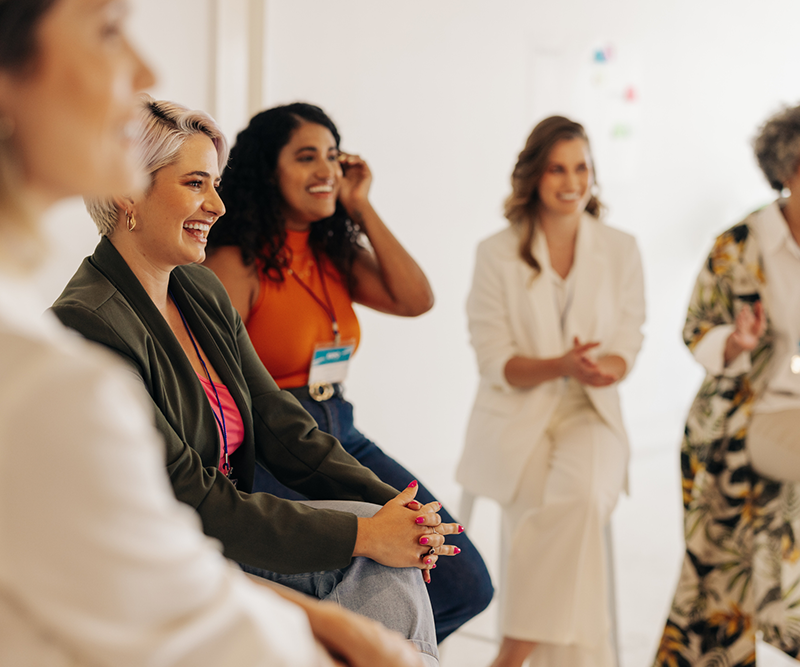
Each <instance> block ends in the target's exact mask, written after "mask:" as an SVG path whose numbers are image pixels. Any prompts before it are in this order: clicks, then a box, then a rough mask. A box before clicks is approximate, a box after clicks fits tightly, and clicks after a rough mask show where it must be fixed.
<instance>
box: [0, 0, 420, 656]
mask: <svg viewBox="0 0 800 667" xmlns="http://www.w3.org/2000/svg"><path fill="white" fill-rule="evenodd" d="M125 14H126V4H125V3H124V2H119V1H114V0H25V1H24V2H22V1H20V0H0V397H1V398H2V400H0V479H2V483H0V664H3V665H43V664H47V665H67V664H93V665H114V666H115V667H134V666H136V667H139V666H141V665H145V664H147V665H153V664H158V665H164V666H165V667H167V666H169V667H177V666H179V665H180V666H187V667H188V666H189V665H192V666H193V667H196V666H209V667H211V666H212V665H213V666H218V665H223V664H232V663H235V664H237V665H264V666H266V665H270V666H276V665H281V666H293V667H294V666H296V667H301V666H303V667H305V666H308V667H312V666H317V665H328V666H329V665H333V664H343V663H342V662H341V661H342V660H343V661H344V663H346V664H350V665H364V667H366V665H374V664H394V665H398V666H399V665H418V664H419V663H418V660H417V657H416V655H415V654H414V653H413V652H412V651H410V649H408V648H407V646H406V645H405V643H403V642H400V641H398V640H397V639H396V638H395V637H394V636H389V635H388V633H386V632H385V631H384V630H383V629H381V628H380V627H379V626H377V625H376V624H374V623H370V622H368V621H365V620H364V619H359V618H354V617H353V616H352V615H350V614H347V613H346V612H344V611H342V610H340V609H338V608H337V607H335V606H333V605H321V604H317V603H311V602H308V601H306V600H305V599H302V598H300V599H298V600H297V602H296V604H289V603H287V602H285V601H283V600H281V599H280V598H278V597H277V596H275V595H274V594H271V593H270V592H268V591H264V590H262V589H260V588H258V587H256V586H255V585H253V584H252V583H250V582H248V581H246V579H245V577H244V575H242V574H241V573H240V572H238V571H237V570H236V569H235V568H234V567H232V566H230V565H228V564H226V563H225V561H224V560H223V559H222V557H221V556H220V554H219V551H218V549H217V547H216V545H215V544H214V543H212V542H210V541H209V540H207V539H206V538H205V537H203V535H202V533H201V532H200V530H199V526H198V522H197V520H196V518H195V517H194V516H193V515H192V512H191V511H189V510H188V509H187V508H185V507H183V506H181V505H180V504H179V503H177V502H176V501H175V499H174V496H173V494H172V491H171V489H170V488H169V485H168V483H167V480H166V477H165V476H164V474H163V470H162V466H163V456H164V447H163V441H162V439H161V438H160V437H159V436H158V434H157V432H156V431H155V429H154V428H153V425H152V417H151V414H152V413H151V411H150V407H149V405H148V399H147V396H146V395H145V394H144V392H143V391H142V389H141V387H140V386H138V383H137V382H135V381H133V380H132V379H131V377H130V374H129V372H128V371H127V370H126V369H125V368H124V367H122V366H121V365H120V364H119V363H118V362H117V361H116V360H115V359H113V358H112V357H110V356H109V355H107V354H105V353H104V352H102V350H100V349H99V348H96V347H94V346H92V345H89V344H87V343H85V342H83V341H80V340H78V339H77V338H76V337H75V336H72V335H67V334H66V333H65V331H64V330H63V328H62V327H61V326H60V325H59V324H58V323H57V322H56V321H55V319H54V318H52V317H51V316H46V317H45V318H42V315H41V313H42V311H43V310H44V307H43V304H41V303H40V302H39V299H38V298H37V296H36V295H35V294H34V293H33V291H32V287H31V285H30V281H29V279H28V278H29V275H30V271H31V269H32V267H33V266H34V265H35V264H36V263H37V261H38V260H39V259H40V258H41V255H42V253H43V247H42V242H41V239H40V238H39V237H40V229H39V224H40V222H39V221H40V218H41V216H42V214H43V213H44V211H45V210H47V209H48V208H49V207H50V206H52V205H53V204H54V203H55V202H57V201H58V200H60V199H62V198H64V197H68V196H72V195H78V194H83V195H90V196H106V195H108V194H110V193H113V192H123V191H127V190H129V189H130V188H132V187H133V185H134V182H135V180H136V170H135V169H134V168H133V164H134V162H133V160H132V159H131V156H130V155H129V140H128V138H127V135H128V125H129V123H130V122H131V120H132V119H133V114H134V110H135V104H136V92H137V91H138V90H141V89H142V88H144V87H146V86H148V85H150V84H151V83H152V74H151V73H150V71H149V70H148V69H147V68H146V67H145V66H144V65H143V63H142V62H141V60H140V59H139V58H138V56H137V55H136V54H135V53H134V52H133V51H132V50H131V48H130V46H129V44H128V42H127V40H126V38H125V35H124V32H123V24H124V17H125ZM119 471H124V474H120V472H119ZM312 633H313V636H315V637H316V639H317V641H319V642H322V643H323V644H324V645H325V646H326V647H327V648H328V649H329V650H330V651H331V652H332V653H334V654H335V655H337V656H338V658H337V660H339V661H338V662H337V661H335V660H334V659H332V658H331V657H330V655H329V653H328V651H324V650H320V647H319V645H318V644H316V643H315V641H314V639H313V636H312Z"/></svg>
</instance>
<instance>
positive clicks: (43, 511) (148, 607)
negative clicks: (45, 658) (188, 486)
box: [0, 341, 319, 667]
mask: <svg viewBox="0 0 800 667" xmlns="http://www.w3.org/2000/svg"><path fill="white" fill-rule="evenodd" d="M74 347H76V348H78V349H77V350H74V351H72V352H70V350H69V349H67V350H65V349H62V348H60V347H58V346H53V345H49V346H48V345H44V346H43V345H42V343H41V341H36V342H35V343H34V342H31V341H22V342H21V343H20V345H19V346H18V349H14V350H9V349H8V348H7V347H6V348H5V349H3V350H2V355H3V358H2V360H0V361H2V362H3V364H2V366H3V367H4V374H3V377H0V480H1V481H0V608H2V606H3V604H4V603H6V605H7V606H8V602H7V601H11V602H12V603H13V606H14V608H15V609H16V610H17V611H18V612H19V613H18V614H16V615H17V616H19V617H21V618H27V619H29V622H30V625H32V626H35V627H37V628H39V629H40V631H41V633H42V634H43V636H46V637H48V638H49V640H50V641H52V642H54V643H55V645H57V646H60V647H61V648H62V649H63V650H64V652H66V653H68V654H71V655H73V656H75V658H76V661H77V662H81V663H84V662H87V663H90V664H93V665H95V664H96V665H107V666H109V667H111V666H113V667H142V666H149V665H152V666H155V665H158V666H159V667H184V666H185V667H189V666H191V667H204V666H206V665H208V666H209V667H211V666H213V667H219V665H231V664H235V665H237V666H245V665H252V666H255V665H264V666H266V665H269V666H270V667H277V666H281V667H283V666H287V667H288V666H292V667H306V666H308V667H311V666H313V665H317V664H318V660H319V653H318V651H317V649H316V648H315V644H314V641H313V639H312V637H311V633H310V629H309V626H308V622H307V619H306V616H305V614H304V612H302V611H301V610H300V609H299V608H298V607H297V606H295V605H293V604H291V603H288V602H286V601H284V600H283V599H281V598H279V597H278V596H277V595H275V594H274V593H271V592H270V591H268V590H266V589H262V587H259V586H257V585H256V584H253V583H252V582H250V581H248V580H247V579H246V577H245V576H244V575H243V574H242V573H241V572H240V571H238V569H237V568H235V567H234V566H233V565H231V564H229V563H228V562H227V561H226V560H225V559H224V558H223V557H222V555H221V553H220V550H219V548H218V545H217V543H216V542H214V541H212V540H210V539H208V538H207V537H205V536H204V535H203V534H202V533H201V530H200V524H199V521H198V519H197V517H196V515H195V514H194V512H193V511H192V510H191V509H190V508H189V507H187V506H185V505H181V504H179V503H178V502H177V501H176V500H175V497H174V495H173V492H172V489H171V487H170V486H169V483H168V479H167V476H166V474H165V469H164V450H163V445H162V443H161V441H160V438H159V436H158V434H157V432H156V430H155V428H154V427H153V426H152V424H151V418H150V415H149V413H148V407H147V406H148V403H147V402H146V400H144V399H145V397H144V396H142V393H141V392H142V390H141V387H139V386H138V385H137V384H136V383H135V382H134V381H133V380H132V379H131V378H130V377H129V375H128V374H127V373H125V372H124V371H123V370H122V369H121V368H120V367H119V366H118V365H117V362H116V360H113V359H111V357H110V356H108V357H107V356H106V355H105V354H103V353H102V352H100V351H98V350H96V349H94V348H91V349H90V347H89V345H87V344H81V345H80V346H74ZM12 356H13V357H14V358H15V359H16V361H14V360H11V361H10V363H6V361H9V360H10V359H11V357H12ZM0 617H2V614H0ZM0 634H3V633H2V632H0ZM1 640H2V641H7V640H9V641H10V640H13V637H12V638H8V637H6V638H2V639H1ZM9 650H10V649H9ZM0 653H2V651H0Z"/></svg>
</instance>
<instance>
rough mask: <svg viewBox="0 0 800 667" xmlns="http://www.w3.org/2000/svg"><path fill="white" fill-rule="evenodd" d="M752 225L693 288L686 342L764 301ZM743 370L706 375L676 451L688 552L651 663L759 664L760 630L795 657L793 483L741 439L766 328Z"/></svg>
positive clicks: (799, 608) (670, 666)
mask: <svg viewBox="0 0 800 667" xmlns="http://www.w3.org/2000/svg"><path fill="white" fill-rule="evenodd" d="M747 223H748V220H747V219H745V220H744V222H743V223H741V224H739V225H737V226H736V227H733V228H732V229H730V230H728V231H727V232H725V233H724V234H722V235H721V236H720V237H719V238H718V239H717V240H716V243H715V244H714V247H713V249H712V251H711V254H710V256H709V257H708V260H707V261H706V263H705V266H704V267H703V270H702V271H701V272H700V275H699V277H698V279H697V283H696V285H695V289H694V293H693V294H692V300H691V303H690V305H689V312H688V315H687V318H686V326H685V328H684V330H683V336H684V340H685V342H686V344H687V345H688V346H689V348H690V349H694V347H695V346H696V345H697V344H698V342H699V341H700V340H701V339H702V337H703V336H704V335H705V334H706V333H707V332H708V331H709V330H710V329H712V328H713V327H715V326H718V325H722V324H734V322H735V319H736V314H737V313H738V312H739V310H740V309H741V308H742V306H743V305H744V304H752V303H754V302H755V301H757V300H760V298H761V292H762V290H763V289H764V284H765V279H764V272H763V270H762V261H761V254H760V251H759V249H758V247H757V242H756V239H755V238H754V235H753V234H752V233H751V230H750V228H749V227H748V224H747ZM767 316H768V320H767V321H768V326H767V332H766V334H765V336H764V337H763V338H762V340H761V342H760V343H759V346H758V347H757V348H756V349H755V350H753V351H752V352H751V362H752V367H751V369H750V371H748V372H747V373H745V374H743V375H739V376H737V377H724V376H722V377H720V376H711V375H707V376H706V378H705V380H704V382H703V384H702V386H701V387H700V391H699V392H698V394H697V397H696V398H695V400H694V403H693V404H692V407H691V409H690V411H689V417H688V420H687V423H686V430H685V435H684V439H683V443H682V447H681V473H682V479H683V503H684V532H685V538H686V554H685V557H684V561H683V567H682V570H681V575H680V580H679V582H678V588H677V591H676V593H675V598H674V599H673V602H672V609H671V611H670V615H669V618H668V619H667V624H666V628H665V629H664V634H663V636H662V639H661V644H660V646H659V649H658V654H657V656H656V660H655V665H656V666H659V667H661V666H664V667H688V666H689V665H692V666H703V667H706V666H708V667H711V666H715V667H716V666H719V667H738V666H740V665H754V664H755V640H756V632H757V631H761V632H762V633H763V639H764V640H765V641H767V642H769V643H770V644H773V645H774V646H776V647H777V648H779V649H781V650H783V651H785V652H786V653H788V654H789V655H791V656H793V657H797V655H798V652H799V651H800V544H798V542H797V539H796V535H797V534H798V531H800V484H794V483H781V482H778V481H775V480H771V479H767V478H764V477H761V476H759V475H758V474H757V473H756V472H755V471H754V470H753V469H752V468H751V466H750V458H749V456H748V453H747V451H746V450H745V438H746V435H747V428H748V423H749V421H750V414H751V411H752V408H753V405H754V403H755V401H756V399H757V398H758V396H759V395H760V394H761V392H762V391H763V390H764V388H765V387H766V384H767V382H768V379H769V371H768V367H769V362H770V359H771V357H772V332H771V327H770V325H769V314H767Z"/></svg>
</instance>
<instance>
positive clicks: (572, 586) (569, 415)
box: [458, 116, 644, 667]
mask: <svg viewBox="0 0 800 667" xmlns="http://www.w3.org/2000/svg"><path fill="white" fill-rule="evenodd" d="M511 181H512V194H511V196H510V197H509V198H508V200H507V201H506V205H505V214H506V217H507V218H508V219H509V221H510V222H511V226H510V227H509V228H507V229H505V230H503V231H501V232H499V233H497V234H495V235H494V236H491V237H489V238H488V239H486V240H484V241H483V242H482V243H481V244H480V246H479V247H478V253H477V260H476V265H475V275H474V278H473V284H472V290H471V292H470V295H469V299H468V301H467V312H468V315H469V327H470V334H471V340H472V345H473V346H474V348H475V351H476V354H477V357H478V365H479V367H480V374H481V380H480V386H479V388H478V394H477V397H476V399H475V404H474V406H473V410H472V415H471V418H470V422H469V426H468V429H467V437H466V444H465V448H464V454H463V456H462V459H461V463H460V465H459V469H458V479H459V481H460V482H461V484H463V485H464V487H466V488H467V489H468V490H469V491H471V492H472V493H474V494H476V495H482V496H488V497H490V498H494V499H495V500H497V501H498V502H500V503H501V505H502V507H503V531H504V542H505V544H506V545H507V551H508V554H507V556H508V562H507V563H506V566H505V567H504V573H505V574H504V581H503V582H502V591H503V594H502V599H501V629H502V633H503V641H502V644H501V646H500V650H499V652H498V655H497V657H496V659H495V661H494V662H493V664H492V667H519V666H520V665H522V663H523V662H524V661H525V660H526V659H528V658H529V657H530V660H531V662H530V664H531V665H548V666H561V665H563V666H564V667H576V666H584V665H586V666H587V667H588V666H589V665H592V666H594V665H597V666H600V667H605V666H606V665H609V664H610V662H611V659H612V657H611V647H610V642H609V632H608V625H609V624H608V618H607V616H608V614H607V603H606V581H605V571H606V570H605V563H604V550H603V543H602V540H603V527H604V525H605V524H606V522H608V520H609V517H610V515H611V512H612V510H613V509H614V506H615V504H616V502H617V497H618V496H619V493H620V491H621V490H622V488H623V487H624V486H625V482H626V471H627V463H628V440H627V436H626V434H625V429H624V426H623V422H622V414H621V412H620V405H619V395H618V393H617V384H618V383H619V381H620V380H622V379H623V378H624V377H625V375H626V374H627V373H628V372H629V371H630V370H631V368H632V366H633V363H634V360H635V358H636V355H637V353H638V351H639V348H640V346H641V343H642V333H641V327H642V324H643V322H644V289H643V283H642V267H641V259H640V256H639V251H638V249H637V246H636V241H635V240H634V239H633V237H631V236H630V235H628V234H625V233H623V232H621V231H618V230H616V229H613V228H611V227H608V226H606V225H604V224H602V223H601V222H600V221H599V220H598V216H599V214H600V212H601V205H600V202H599V201H598V199H597V197H596V196H595V195H594V194H593V192H594V190H595V179H594V167H593V164H592V157H591V152H590V149H589V142H588V139H587V136H586V133H585V131H584V129H583V127H581V126H580V125H579V124H578V123H575V122H573V121H571V120H569V119H567V118H563V117H560V116H554V117H551V118H547V119H545V120H543V121H542V122H541V123H539V124H538V125H537V126H536V127H535V128H534V129H533V132H532V133H531V135H530V137H528V141H527V144H526V146H525V149H524V150H523V151H522V153H520V155H519V159H518V161H517V165H516V167H515V168H514V172H513V174H512V179H511Z"/></svg>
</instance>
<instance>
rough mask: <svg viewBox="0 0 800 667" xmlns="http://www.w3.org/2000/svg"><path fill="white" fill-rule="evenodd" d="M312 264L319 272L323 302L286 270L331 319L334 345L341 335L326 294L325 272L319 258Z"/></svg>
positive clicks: (290, 270) (294, 274)
mask: <svg viewBox="0 0 800 667" xmlns="http://www.w3.org/2000/svg"><path fill="white" fill-rule="evenodd" d="M314 264H315V265H316V267H317V272H318V273H319V280H320V282H321V283H322V291H323V293H324V294H325V301H324V302H323V301H322V299H320V298H319V297H318V296H317V295H316V294H314V292H313V291H312V289H311V288H310V287H309V286H308V285H306V283H304V282H303V281H302V280H301V279H300V276H298V275H297V274H296V273H295V272H294V271H293V270H292V269H291V268H289V269H286V272H287V273H288V274H289V275H290V276H292V277H293V278H294V279H295V280H296V281H297V282H298V283H299V284H300V287H302V288H303V289H304V290H305V291H306V292H308V293H309V295H310V296H311V298H312V299H314V301H316V302H317V304H319V307H320V308H322V310H324V311H325V314H326V315H327V316H328V317H329V318H330V319H331V328H332V329H333V341H334V343H336V345H338V344H339V342H340V341H341V338H342V337H341V336H340V335H339V322H338V321H337V320H336V312H335V311H334V310H333V302H332V301H331V296H330V294H328V285H327V284H326V282H325V274H324V273H323V271H322V267H321V266H320V265H319V260H318V259H317V257H316V256H315V257H314Z"/></svg>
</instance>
